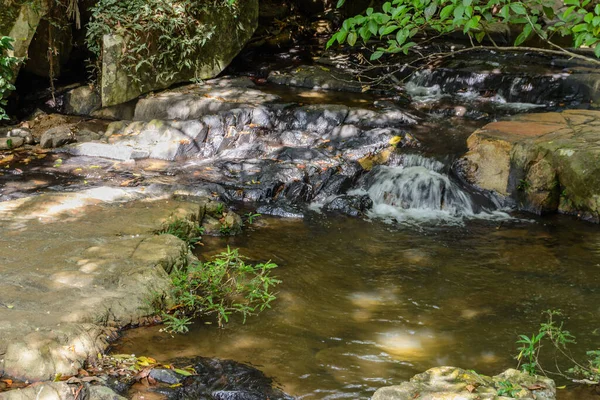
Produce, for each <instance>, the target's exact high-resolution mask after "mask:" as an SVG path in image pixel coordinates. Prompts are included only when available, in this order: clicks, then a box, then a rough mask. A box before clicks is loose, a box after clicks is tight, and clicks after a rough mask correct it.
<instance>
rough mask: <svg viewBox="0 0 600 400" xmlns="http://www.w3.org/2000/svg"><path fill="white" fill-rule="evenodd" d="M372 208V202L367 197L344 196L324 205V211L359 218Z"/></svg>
mask: <svg viewBox="0 0 600 400" xmlns="http://www.w3.org/2000/svg"><path fill="white" fill-rule="evenodd" d="M371 207H373V200H371V198H370V197H369V196H368V195H362V196H352V195H344V196H339V197H336V198H335V199H333V200H332V201H331V202H329V203H328V204H326V205H325V210H327V211H334V212H339V213H342V214H346V215H349V216H351V217H359V216H362V215H364V214H365V212H366V211H367V210H369V209H370V208H371Z"/></svg>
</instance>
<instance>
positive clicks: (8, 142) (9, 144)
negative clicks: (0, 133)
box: [0, 137, 25, 150]
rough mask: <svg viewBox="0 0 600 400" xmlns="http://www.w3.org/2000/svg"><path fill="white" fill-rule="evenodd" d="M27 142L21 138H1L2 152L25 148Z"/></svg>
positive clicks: (0, 146)
mask: <svg viewBox="0 0 600 400" xmlns="http://www.w3.org/2000/svg"><path fill="white" fill-rule="evenodd" d="M24 143H25V140H23V138H20V137H7V138H0V150H11V149H14V148H17V147H21V146H23V144H24Z"/></svg>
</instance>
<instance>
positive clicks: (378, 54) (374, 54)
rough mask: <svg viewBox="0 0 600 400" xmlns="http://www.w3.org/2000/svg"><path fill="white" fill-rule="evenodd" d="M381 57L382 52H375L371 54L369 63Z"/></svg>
mask: <svg viewBox="0 0 600 400" xmlns="http://www.w3.org/2000/svg"><path fill="white" fill-rule="evenodd" d="M382 55H383V51H379V50H378V51H376V52H375V53H373V54H371V61H375V60H378V59H380V58H381V56H382Z"/></svg>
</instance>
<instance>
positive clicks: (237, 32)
mask: <svg viewBox="0 0 600 400" xmlns="http://www.w3.org/2000/svg"><path fill="white" fill-rule="evenodd" d="M207 13H208V15H207V16H206V20H207V21H211V22H213V23H214V25H215V27H214V31H215V32H216V34H214V35H212V36H211V37H210V39H208V40H207V42H206V44H205V45H204V47H203V48H202V54H201V55H200V57H201V62H200V63H199V65H200V66H199V67H198V68H195V69H184V70H182V71H178V70H173V71H172V74H171V78H169V79H166V80H161V81H157V80H156V75H155V74H153V73H149V71H144V70H143V68H142V69H140V71H139V73H138V74H137V78H138V80H134V79H133V78H132V77H131V76H130V75H129V74H128V71H127V69H126V68H125V67H124V65H123V64H122V59H123V52H124V50H125V47H124V46H123V38H122V37H121V36H119V35H115V34H109V35H105V36H104V37H103V43H102V55H103V56H102V82H101V95H102V105H103V106H104V107H106V106H112V105H115V104H120V103H124V102H126V101H129V100H132V99H134V98H136V97H138V96H139V95H140V94H142V93H147V92H150V91H153V90H158V89H164V88H167V87H169V86H171V85H172V84H174V83H177V82H186V81H191V80H194V79H209V78H214V77H215V76H217V75H218V74H219V73H221V71H223V70H224V69H225V67H227V66H228V65H229V63H230V62H231V61H232V60H233V58H234V57H235V56H236V55H237V54H238V53H239V52H240V50H242V48H243V47H244V46H245V45H246V43H247V42H248V40H250V38H251V37H252V35H253V33H254V31H255V30H256V28H257V26H258V0H245V1H241V2H239V11H238V16H234V15H233V14H232V13H231V12H230V11H229V10H227V9H224V8H223V7H215V8H209V9H208V11H207ZM140 40H145V39H142V38H141V37H140ZM144 72H146V73H144ZM161 72H164V71H161Z"/></svg>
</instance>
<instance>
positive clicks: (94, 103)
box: [64, 85, 102, 116]
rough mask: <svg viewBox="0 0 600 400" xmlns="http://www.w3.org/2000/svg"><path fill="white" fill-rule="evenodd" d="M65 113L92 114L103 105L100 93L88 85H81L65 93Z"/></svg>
mask: <svg viewBox="0 0 600 400" xmlns="http://www.w3.org/2000/svg"><path fill="white" fill-rule="evenodd" d="M64 102H65V103H64V104H65V109H64V111H65V113H66V114H72V115H84V116H87V115H91V114H92V113H93V112H94V111H96V110H97V109H99V108H100V107H101V105H102V101H101V99H100V94H99V93H98V92H97V91H96V90H94V89H93V88H91V87H89V86H88V85H85V86H80V87H78V88H76V89H73V90H70V91H69V92H67V93H66V94H65V100H64Z"/></svg>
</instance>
